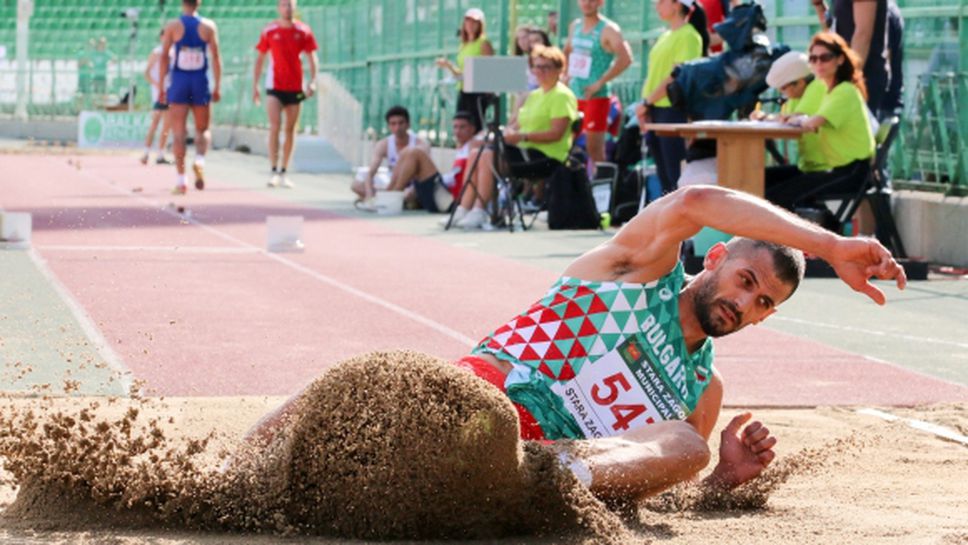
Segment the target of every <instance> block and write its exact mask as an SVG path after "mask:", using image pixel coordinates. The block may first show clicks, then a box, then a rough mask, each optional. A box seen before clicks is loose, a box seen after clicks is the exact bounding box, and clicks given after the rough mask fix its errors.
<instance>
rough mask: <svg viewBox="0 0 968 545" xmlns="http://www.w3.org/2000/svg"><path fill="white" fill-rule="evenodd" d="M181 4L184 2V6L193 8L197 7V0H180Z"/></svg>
mask: <svg viewBox="0 0 968 545" xmlns="http://www.w3.org/2000/svg"><path fill="white" fill-rule="evenodd" d="M182 4H185V5H186V6H190V7H193V8H197V7H198V0H182Z"/></svg>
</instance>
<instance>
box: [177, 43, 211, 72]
mask: <svg viewBox="0 0 968 545" xmlns="http://www.w3.org/2000/svg"><path fill="white" fill-rule="evenodd" d="M175 66H177V67H178V69H179V70H185V71H192V70H201V69H203V68H205V49H204V48H201V47H182V48H180V49H179V50H178V59H177V60H176V61H175Z"/></svg>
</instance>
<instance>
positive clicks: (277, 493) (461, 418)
mask: <svg viewBox="0 0 968 545" xmlns="http://www.w3.org/2000/svg"><path fill="white" fill-rule="evenodd" d="M279 401H280V400H279V399H274V400H269V401H265V400H251V399H249V400H246V399H242V400H240V399H212V400H206V399H184V400H157V399H140V398H137V397H134V398H131V399H119V400H113V401H108V400H105V399H98V400H93V401H86V400H80V399H55V398H46V399H44V398H38V399H8V400H6V402H5V405H6V406H5V407H2V413H0V453H2V454H3V457H4V468H3V469H4V471H3V473H2V474H0V508H3V507H4V505H3V504H4V503H9V505H8V506H7V507H6V510H5V512H4V513H3V515H2V517H0V540H4V539H5V538H10V537H13V538H15V539H17V540H18V541H22V540H24V539H25V538H24V536H33V535H35V534H36V532H38V531H40V532H48V533H46V534H44V533H41V535H47V536H52V537H51V539H56V540H58V541H66V542H77V543H85V542H88V543H96V542H101V541H103V540H105V539H115V538H118V539H119V540H120V542H125V543H147V542H151V543H159V542H164V540H165V539H171V538H173V536H175V537H177V536H183V535H186V534H184V532H192V533H190V534H187V535H189V536H191V537H190V539H191V540H192V541H200V542H203V543H211V544H218V545H222V544H227V543H262V542H264V541H262V540H261V538H257V537H254V534H284V535H299V536H301V537H299V538H298V541H299V542H311V543H327V544H329V543H336V542H337V541H332V539H335V538H346V537H356V538H367V539H384V538H403V539H418V538H419V539H437V540H442V539H445V540H458V541H459V540H468V539H487V540H496V541H497V542H499V543H520V542H522V540H523V539H526V540H527V542H529V543H530V542H541V543H646V542H653V543H669V544H687V543H697V542H702V543H704V544H707V545H715V544H727V543H736V542H743V543H764V544H765V543H777V542H784V543H794V544H807V543H840V542H862V543H886V544H892V545H893V544H897V545H908V544H912V543H913V544H925V545H927V544H944V545H956V544H964V543H968V522H966V520H965V518H964V509H963V506H964V505H965V504H966V503H968V490H966V489H965V487H964V485H963V483H964V482H966V481H968V449H966V448H964V447H962V446H960V445H957V444H954V443H950V442H945V441H941V440H939V439H936V438H934V437H932V436H928V435H925V434H922V433H920V432H915V431H913V430H911V429H910V428H907V427H905V426H903V425H901V424H888V423H884V422H881V421H879V420H872V419H871V418H870V417H864V416H861V415H857V414H854V413H853V412H851V411H849V410H842V409H820V410H812V411H811V410H799V411H767V412H765V413H764V412H762V411H757V415H756V416H757V417H759V418H761V419H763V420H764V421H766V422H767V423H768V424H769V425H770V427H771V429H772V430H773V432H774V433H775V434H776V435H777V436H778V437H779V438H780V444H779V446H778V454H779V457H778V459H777V461H776V462H775V463H774V465H773V466H772V467H771V468H770V469H769V470H768V471H767V472H766V473H765V474H764V475H763V476H762V477H761V478H760V479H757V480H756V481H753V482H751V483H749V484H748V485H746V486H744V487H742V488H740V489H738V490H737V491H736V492H734V493H731V494H728V495H722V496H716V497H707V496H703V495H702V494H700V493H698V492H697V490H696V489H695V488H694V487H690V486H688V485H685V486H680V487H676V488H674V489H672V490H670V491H668V492H666V493H664V494H662V495H660V496H658V497H656V498H653V499H650V500H649V501H647V502H645V503H644V504H643V505H642V506H640V508H638V509H633V510H632V511H631V512H629V513H625V514H623V516H624V517H625V518H624V519H620V518H619V517H618V516H617V515H616V514H614V513H612V512H610V511H608V510H607V509H605V507H604V506H603V505H602V504H601V503H600V502H598V501H597V500H596V499H595V498H593V497H592V496H591V495H590V494H589V493H588V491H587V490H585V489H584V488H583V487H582V486H581V485H580V484H578V483H577V481H576V480H575V479H574V477H573V476H571V475H570V474H569V473H567V472H563V471H561V470H560V468H559V466H558V465H557V463H556V462H555V457H554V456H553V453H551V452H550V451H549V450H548V449H547V448H545V447H542V446H541V445H538V444H534V443H521V442H520V441H518V440H517V439H516V429H517V423H516V420H515V419H514V413H513V411H512V408H511V406H510V405H509V404H508V402H507V400H506V399H505V398H504V397H503V396H501V395H500V394H498V393H497V391H496V390H494V389H493V388H492V387H490V386H489V385H487V384H485V383H484V382H483V381H480V380H478V379H477V378H475V377H473V376H471V375H470V374H467V373H465V372H463V371H460V370H457V369H454V368H452V367H451V366H449V365H447V364H445V363H443V362H441V361H439V360H436V359H434V358H431V357H428V356H423V355H419V354H414V353H404V352H397V353H378V354H369V355H366V356H362V357H358V358H354V359H351V360H348V361H346V362H343V363H341V364H340V365H338V366H336V367H334V369H333V370H332V371H331V372H329V373H327V374H326V375H324V376H323V377H322V378H320V379H318V380H317V381H316V382H315V383H313V384H312V385H311V386H310V387H309V388H308V389H307V391H306V395H305V396H304V397H303V398H302V401H301V403H300V404H299V405H298V407H297V410H296V411H295V412H294V415H293V417H292V418H291V419H290V420H288V422H287V423H286V425H285V426H283V427H282V429H281V431H280V432H279V433H278V434H277V435H276V436H275V437H274V438H273V439H272V440H271V441H270V442H269V444H267V445H262V446H261V447H260V448H253V449H242V450H239V449H238V444H239V438H240V437H241V435H242V434H243V432H244V430H245V429H246V428H248V426H249V425H251V423H252V422H254V421H255V420H256V419H257V418H258V416H259V415H261V414H263V413H264V412H265V411H266V410H267V409H268V408H270V407H271V406H272V405H274V404H276V403H278V402H279ZM898 412H902V413H903V412H904V411H898ZM906 414H907V415H908V416H916V415H918V414H920V415H921V416H922V417H928V416H932V415H935V416H937V417H938V419H939V420H940V421H943V423H944V424H946V425H948V426H950V427H952V428H955V429H964V427H965V425H966V424H968V408H966V407H965V406H963V405H947V406H940V407H934V408H930V409H927V410H910V411H908V412H907V413H906ZM731 416H732V415H731V414H729V411H726V414H724V415H723V417H722V419H721V422H720V425H722V424H725V422H726V421H728V419H729V418H730V417H731ZM214 429H218V430H219V433H217V434H216V433H211V432H210V431H209V430H214ZM714 435H715V434H714ZM713 443H714V444H713V447H714V449H715V446H716V445H715V441H714V442H713ZM228 451H231V452H232V453H233V454H234V457H233V458H232V460H233V462H232V465H231V467H230V469H229V470H228V471H226V472H225V473H220V472H219V471H218V467H219V466H220V464H221V463H222V461H223V458H224V457H225V455H226V454H227V453H228ZM16 484H19V485H21V488H20V491H19V492H20V493H19V495H18V496H17V498H16V501H12V500H13V491H14V490H15V488H14V486H15V485H16ZM11 501H12V503H10V502H11ZM313 535H316V536H332V538H326V537H312V536H313ZM121 538H123V539H121Z"/></svg>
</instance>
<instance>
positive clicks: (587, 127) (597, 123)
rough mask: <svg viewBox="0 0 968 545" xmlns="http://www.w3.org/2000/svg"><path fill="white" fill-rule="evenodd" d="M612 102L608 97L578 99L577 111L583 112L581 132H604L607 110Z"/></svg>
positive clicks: (606, 126)
mask: <svg viewBox="0 0 968 545" xmlns="http://www.w3.org/2000/svg"><path fill="white" fill-rule="evenodd" d="M611 105H612V102H611V99H609V98H608V97H600V98H590V99H588V100H579V101H578V111H580V112H581V113H583V114H585V118H584V119H582V122H581V130H582V131H583V132H605V131H607V130H608V110H609V108H610V107H611Z"/></svg>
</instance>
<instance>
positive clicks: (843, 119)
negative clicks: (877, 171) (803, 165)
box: [766, 32, 874, 210]
mask: <svg viewBox="0 0 968 545" xmlns="http://www.w3.org/2000/svg"><path fill="white" fill-rule="evenodd" d="M808 60H809V62H810V67H811V69H812V70H813V73H814V75H815V76H816V78H817V80H819V81H821V82H823V84H824V86H825V93H824V95H823V98H822V100H821V101H820V105H819V107H818V109H817V111H816V112H815V113H813V114H810V113H804V114H799V115H796V116H795V117H793V118H792V119H791V120H790V123H792V124H795V125H799V126H802V127H805V128H808V129H810V130H813V131H816V134H817V149H818V152H819V155H820V156H822V161H824V162H825V164H826V167H827V169H825V170H818V171H812V172H802V171H801V172H800V173H799V174H797V175H794V176H793V177H791V178H789V179H786V180H779V181H775V182H774V183H773V184H772V187H771V186H767V187H766V198H767V199H768V200H769V201H771V202H773V203H775V204H777V205H779V206H782V207H784V208H787V209H789V210H794V209H796V208H797V207H798V206H809V205H812V204H814V203H815V202H817V201H822V200H823V199H824V198H825V196H826V195H830V194H842V193H853V192H856V191H858V190H859V189H860V187H861V186H862V185H863V184H865V183H866V182H867V180H868V178H869V176H870V169H871V158H872V157H873V155H874V134H873V131H872V130H871V124H870V120H869V117H868V112H867V105H866V100H867V99H866V97H867V89H866V86H865V84H864V75H863V72H861V69H860V62H859V60H858V57H857V54H856V53H854V51H853V50H852V49H850V46H848V45H847V43H846V42H845V41H844V39H843V38H841V37H840V36H838V35H837V34H834V33H832V32H821V33H819V34H817V35H815V36H814V37H813V39H812V40H811V42H810V55H809V57H808Z"/></svg>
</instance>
